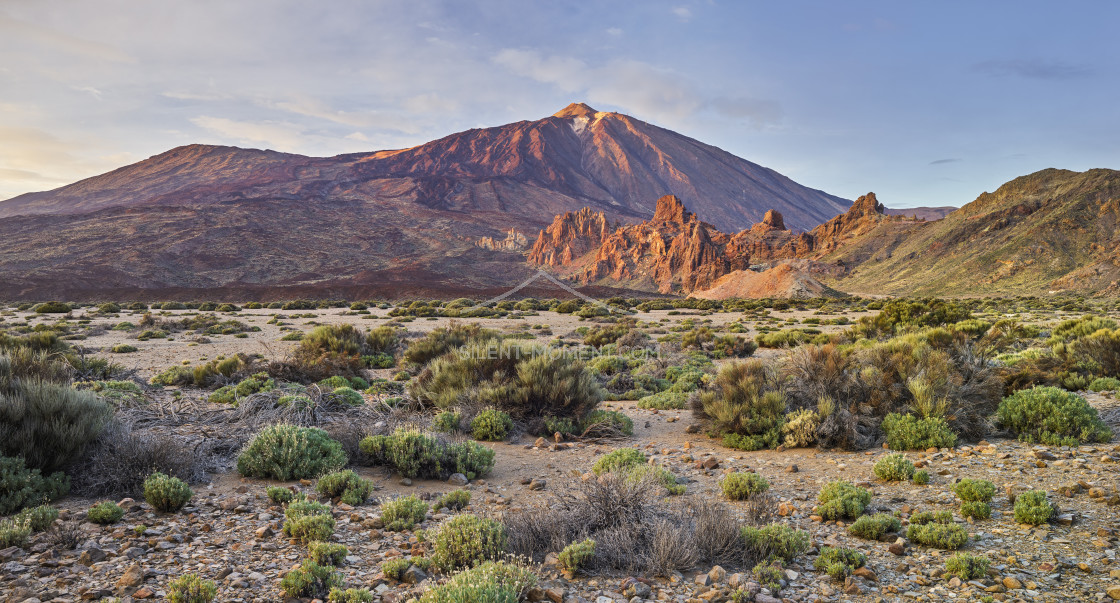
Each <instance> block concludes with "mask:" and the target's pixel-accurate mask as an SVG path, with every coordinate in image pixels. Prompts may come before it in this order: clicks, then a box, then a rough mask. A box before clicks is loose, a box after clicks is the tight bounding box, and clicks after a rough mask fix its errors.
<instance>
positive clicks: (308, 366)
mask: <svg viewBox="0 0 1120 603" xmlns="http://www.w3.org/2000/svg"><path fill="white" fill-rule="evenodd" d="M398 344H399V334H398V332H397V331H396V330H395V329H393V328H392V327H379V328H377V329H374V330H373V331H371V332H370V333H368V334H364V333H362V332H361V331H359V330H358V329H356V328H354V326H353V325H348V324H342V325H324V326H319V327H315V328H314V329H312V330H311V331H310V332H308V333H307V334H305V335H304V336H303V338H302V339H300V342H299V345H298V346H296V349H295V351H294V352H292V364H293V367H294V368H295V370H296V372H297V373H298V375H299V376H301V377H303V378H306V379H310V380H311V381H318V380H320V379H323V378H325V377H329V376H332V375H343V376H347V377H350V376H357V375H358V374H359V373H360V372H361V371H362V369H363V368H365V366H366V361H365V360H364V359H363V358H364V357H365V356H371V355H374V354H382V353H385V354H391V353H392V352H393V351H394V350H395V349H396V347H397V345H398Z"/></svg>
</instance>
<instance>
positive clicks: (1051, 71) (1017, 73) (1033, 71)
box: [973, 58, 1093, 80]
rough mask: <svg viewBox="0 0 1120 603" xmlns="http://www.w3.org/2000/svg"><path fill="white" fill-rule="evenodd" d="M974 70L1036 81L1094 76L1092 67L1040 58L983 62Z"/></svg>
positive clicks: (994, 75) (996, 75)
mask: <svg viewBox="0 0 1120 603" xmlns="http://www.w3.org/2000/svg"><path fill="white" fill-rule="evenodd" d="M973 70H974V71H977V72H979V73H982V74H984V75H990V76H993V77H1022V78H1028V79H1035V80H1072V79H1078V78H1083V77H1088V76H1090V75H1092V74H1093V69H1092V67H1090V66H1089V65H1087V64H1083V63H1069V62H1065V61H1054V60H1048V59H1040V58H1022V59H1004V60H990V61H983V62H980V63H976V64H975V65H973Z"/></svg>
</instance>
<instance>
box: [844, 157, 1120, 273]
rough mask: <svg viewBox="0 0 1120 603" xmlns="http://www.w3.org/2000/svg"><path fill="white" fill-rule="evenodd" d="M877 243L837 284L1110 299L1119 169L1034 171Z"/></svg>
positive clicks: (1118, 243) (1119, 243) (1117, 265)
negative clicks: (1071, 292) (1096, 295)
mask: <svg viewBox="0 0 1120 603" xmlns="http://www.w3.org/2000/svg"><path fill="white" fill-rule="evenodd" d="M880 243H881V245H880V247H879V250H878V251H879V252H878V254H877V255H876V256H875V257H872V258H870V259H867V260H866V261H863V262H862V263H861V264H860V265H859V266H858V267H857V268H856V269H855V270H853V271H852V273H851V274H850V275H849V276H847V277H846V278H844V279H843V280H841V281H838V284H837V286H838V287H840V288H842V289H844V290H845V291H849V292H876V293H891V294H896V293H903V292H906V293H918V294H942V295H944V294H975V295H1001V294H1028V293H1029V294H1038V293H1046V292H1048V291H1053V290H1062V289H1069V290H1077V291H1082V292H1086V293H1111V294H1116V293H1120V290H1118V289H1117V281H1118V280H1120V172H1117V171H1114V170H1105V169H1096V170H1089V171H1086V172H1073V171H1069V170H1058V169H1047V170H1042V171H1040V172H1036V173H1034V174H1030V175H1028V176H1023V177H1021V178H1016V179H1015V180H1012V181H1010V182H1008V183H1006V184H1004V185H1003V186H1001V187H999V189H998V190H996V191H995V192H994V193H984V194H982V195H980V196H979V197H978V198H977V199H976V200H975V201H973V202H971V203H969V204H967V205H965V206H964V207H962V208H960V209H959V210H957V211H955V212H952V213H950V214H948V215H947V216H946V217H945V218H944V219H942V220H939V221H937V222H929V223H926V224H921V225H917V226H915V227H914V228H912V229H910V230H908V231H907V232H904V233H901V234H900V235H899V236H896V237H893V240H888V238H885V237H884V238H883V239H882V240H881V241H880ZM850 251H851V249H850V248H849V249H847V250H837V251H836V252H834V253H833V254H831V255H830V256H829V257H828V258H826V259H843V258H844V257H845V255H846V254H849V253H850Z"/></svg>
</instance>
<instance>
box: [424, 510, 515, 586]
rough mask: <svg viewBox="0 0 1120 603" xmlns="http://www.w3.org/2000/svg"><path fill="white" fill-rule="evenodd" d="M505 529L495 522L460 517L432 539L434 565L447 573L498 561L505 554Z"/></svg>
mask: <svg viewBox="0 0 1120 603" xmlns="http://www.w3.org/2000/svg"><path fill="white" fill-rule="evenodd" d="M506 538H507V536H506V528H505V526H503V525H502V524H501V523H500V522H498V521H495V520H493V519H488V518H484V517H479V516H477V515H457V516H455V517H453V518H452V519H451V520H450V521H447V522H446V523H444V524H443V525H442V526H440V528H439V531H438V532H436V534H435V536H434V537H433V538H432V565H434V566H435V567H437V568H439V569H440V570H441V571H443V572H445V573H450V572H453V571H456V570H460V569H466V568H469V567H474V566H475V565H478V564H479V563H482V562H483V561H496V560H498V559H499V558H500V557H501V556H502V554H503V553H504V552H505V550H506Z"/></svg>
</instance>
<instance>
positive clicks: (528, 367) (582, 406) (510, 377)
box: [412, 340, 603, 420]
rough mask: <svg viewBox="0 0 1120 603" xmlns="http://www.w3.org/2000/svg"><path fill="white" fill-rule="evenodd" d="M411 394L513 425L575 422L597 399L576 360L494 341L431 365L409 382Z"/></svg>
mask: <svg viewBox="0 0 1120 603" xmlns="http://www.w3.org/2000/svg"><path fill="white" fill-rule="evenodd" d="M412 394H413V396H414V397H415V398H416V399H417V400H419V401H421V402H424V403H429V404H432V405H433V406H435V407H437V408H441V409H450V408H453V407H455V406H457V405H458V404H459V403H460V402H461V400H463V399H464V398H466V399H470V400H473V401H476V402H478V403H480V405H486V406H493V407H494V408H497V409H498V410H502V411H505V412H508V413H509V414H510V415H511V416H512V417H513V418H515V419H519V420H520V419H524V420H531V419H535V418H539V417H545V416H556V417H569V418H572V419H577V420H578V419H582V418H583V417H585V416H586V415H587V414H588V413H589V412H590V411H591V410H592V409H593V408H595V406H596V405H597V404H598V403H599V402H600V401H602V399H603V391H602V390H601V389H600V388H599V385H598V381H597V379H596V378H595V376H594V375H592V373H591V371H589V370H587V368H586V367H585V366H584V365H583V363H582V362H580V361H579V360H578V359H577V358H574V357H572V356H570V355H557V354H535V353H533V348H530V347H526V346H525V345H524V344H518V343H508V342H506V343H498V342H497V341H496V340H495V341H490V342H475V343H472V344H471V345H469V346H467V347H466V348H465V349H464V350H463V351H462V352H459V353H455V354H447V355H445V356H442V357H440V358H437V359H435V360H433V361H432V362H431V363H430V364H429V365H428V366H427V368H426V369H425V370H424V371H422V372H421V373H420V375H419V376H417V378H416V380H415V381H414V382H413V384H412Z"/></svg>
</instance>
